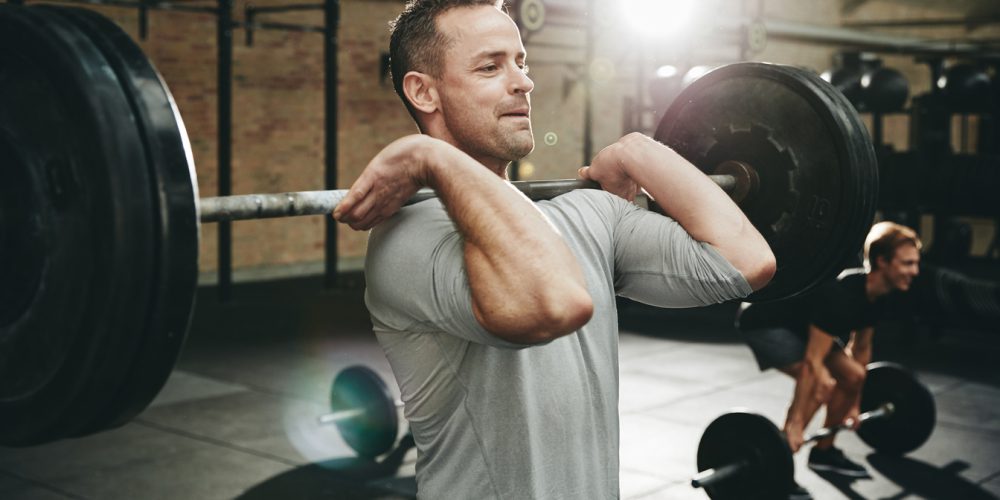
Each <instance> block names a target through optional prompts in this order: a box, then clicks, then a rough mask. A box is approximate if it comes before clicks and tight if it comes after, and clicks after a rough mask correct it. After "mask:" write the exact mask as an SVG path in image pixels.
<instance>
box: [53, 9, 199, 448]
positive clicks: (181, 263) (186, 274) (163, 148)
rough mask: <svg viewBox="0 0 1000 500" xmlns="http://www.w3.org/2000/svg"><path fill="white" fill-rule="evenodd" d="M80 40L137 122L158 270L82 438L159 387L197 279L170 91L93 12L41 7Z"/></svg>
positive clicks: (186, 155) (184, 144)
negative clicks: (124, 372)
mask: <svg viewBox="0 0 1000 500" xmlns="http://www.w3.org/2000/svg"><path fill="white" fill-rule="evenodd" d="M50 9H51V10H53V11H55V12H56V13H57V14H59V15H62V16H64V18H65V19H67V20H69V21H70V22H72V23H73V24H74V25H75V26H76V27H77V28H78V29H79V30H81V31H82V32H84V33H86V34H87V36H88V37H89V38H90V40H91V41H92V42H93V43H94V44H95V46H97V48H98V49H99V50H100V51H101V53H102V54H103V55H104V57H105V58H106V59H107V61H108V64H109V65H110V67H111V69H112V70H113V71H114V73H115V75H116V76H117V78H118V80H119V82H120V83H121V86H122V89H123V91H124V93H125V95H126V97H127V98H128V102H129V104H130V106H131V108H132V113H133V115H134V116H135V118H136V121H137V123H136V124H137V126H138V130H139V133H140V137H141V139H142V143H143V145H144V147H145V154H146V158H147V166H148V169H149V171H148V176H149V179H150V183H149V185H148V186H147V187H146V189H147V191H148V193H149V195H148V196H149V197H150V198H151V199H152V200H153V206H152V208H151V209H150V213H151V214H152V216H153V229H154V231H155V238H156V240H155V255H156V257H157V267H156V268H155V269H153V271H152V272H153V277H152V278H151V280H150V282H151V283H152V284H153V295H152V297H151V299H150V302H149V304H150V308H149V313H148V315H147V317H146V323H145V325H144V326H143V327H142V329H141V330H138V331H136V332H135V335H134V337H135V341H136V343H137V346H136V347H137V349H136V350H135V355H134V356H132V358H131V360H130V361H131V363H132V367H131V369H130V373H129V374H128V376H126V377H122V379H121V380H120V383H119V385H118V389H117V394H116V396H115V397H114V399H113V401H112V403H111V404H109V405H108V406H107V407H106V408H105V410H104V411H103V412H102V414H101V415H100V416H98V418H97V419H96V420H95V421H93V422H91V423H90V424H89V425H87V426H86V427H85V428H83V429H81V430H80V434H89V433H92V432H96V431H99V430H102V429H106V428H110V427H116V426H118V425H121V424H124V423H125V422H127V421H128V420H130V419H131V418H132V417H134V416H135V415H137V414H138V413H139V412H141V411H142V410H143V409H144V408H145V407H146V406H147V405H148V404H149V403H150V402H151V401H152V400H153V398H154V397H155V396H156V394H157V393H158V392H159V391H160V389H161V388H162V387H163V385H164V383H165V382H166V380H167V378H168V377H169V375H170V372H171V371H172V370H173V367H174V364H175V363H176V361H177V357H178V356H179V354H180V349H181V346H182V345H183V343H184V338H185V336H186V333H187V330H188V325H189V322H190V318H191V312H192V306H193V302H194V295H195V287H196V285H197V273H198V238H199V228H198V216H197V205H196V204H197V199H198V197H197V183H196V181H195V173H194V162H193V160H192V156H191V148H190V145H189V143H188V138H187V133H186V131H185V129H184V123H183V121H182V120H181V116H180V113H179V112H178V110H177V107H176V105H175V103H174V100H173V97H172V95H171V94H170V90H169V89H168V88H167V85H166V83H164V82H163V79H162V78H161V76H160V74H159V73H158V72H157V71H156V69H155V68H154V67H153V65H152V63H151V62H150V61H149V59H147V58H146V56H145V55H144V54H143V53H142V50H141V49H140V48H139V47H138V46H137V45H136V44H135V42H133V41H132V39H131V38H130V37H129V36H128V34H127V33H125V32H124V31H123V30H122V29H121V28H119V27H118V25H116V24H115V23H113V22H112V21H110V20H108V19H107V18H105V17H103V16H101V15H100V14H97V13H96V12H93V11H89V10H84V9H77V8H66V7H58V8H52V7H48V8H46V10H50Z"/></svg>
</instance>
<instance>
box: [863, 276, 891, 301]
mask: <svg viewBox="0 0 1000 500" xmlns="http://www.w3.org/2000/svg"><path fill="white" fill-rule="evenodd" d="M891 291H892V287H891V286H890V285H889V283H887V282H886V280H885V276H883V275H882V273H881V272H880V271H878V270H873V271H871V272H869V273H868V275H867V276H866V277H865V295H867V296H868V302H875V300H876V299H878V298H879V297H881V296H883V295H887V294H888V293H889V292H891Z"/></svg>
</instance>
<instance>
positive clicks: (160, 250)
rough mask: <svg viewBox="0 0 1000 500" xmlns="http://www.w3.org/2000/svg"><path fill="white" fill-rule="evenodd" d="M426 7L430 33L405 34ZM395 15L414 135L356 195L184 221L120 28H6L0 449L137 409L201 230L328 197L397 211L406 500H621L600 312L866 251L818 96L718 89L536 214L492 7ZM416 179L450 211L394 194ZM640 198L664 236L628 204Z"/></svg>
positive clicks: (691, 98)
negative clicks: (512, 170) (413, 472)
mask: <svg viewBox="0 0 1000 500" xmlns="http://www.w3.org/2000/svg"><path fill="white" fill-rule="evenodd" d="M429 6H430V7H433V8H432V10H433V9H439V13H440V16H437V17H436V19H437V22H435V16H434V15H431V14H430V13H425V14H426V15H423V16H420V15H416V14H414V13H413V12H415V11H414V10H413V9H417V10H420V9H426V8H429ZM408 12H409V14H407V15H405V16H403V19H401V21H400V23H399V26H397V28H396V35H395V36H394V40H395V41H394V43H393V48H392V49H391V52H392V61H393V65H394V67H393V70H394V76H396V77H397V79H396V80H395V82H396V83H397V84H398V89H397V90H399V93H400V95H401V96H402V97H404V103H406V104H407V106H411V107H412V110H413V114H414V117H415V118H416V119H417V122H418V124H419V125H420V126H421V128H422V129H423V131H424V132H425V133H426V135H422V136H411V137H407V138H404V139H401V140H400V141H397V142H396V143H394V144H392V145H390V146H389V147H388V148H386V149H385V150H384V151H383V152H382V153H381V154H380V155H379V156H378V157H377V158H376V159H375V160H374V161H373V162H372V165H371V166H370V167H369V168H368V169H366V171H365V172H364V174H363V175H362V176H361V178H360V179H359V180H358V182H357V183H356V185H355V186H354V188H353V190H352V191H350V192H346V191H323V192H302V193H281V194H254V195H243V196H223V197H216V198H204V199H198V198H197V189H196V185H195V184H194V179H195V172H194V165H193V162H192V160H191V155H190V147H189V144H190V140H189V138H188V137H187V135H186V132H185V129H184V127H183V124H182V121H181V117H180V114H179V112H178V111H177V109H176V107H175V105H174V101H173V99H172V96H171V94H170V91H169V89H168V88H167V87H166V85H165V84H164V83H163V80H162V78H160V77H159V74H158V73H157V72H156V70H155V68H154V67H153V66H152V64H151V63H150V62H149V61H148V59H146V58H145V56H144V55H143V54H142V52H141V50H140V48H139V47H138V46H137V45H136V44H135V42H134V41H132V40H131V39H130V38H129V37H128V35H127V34H126V33H125V32H123V31H122V30H121V29H120V28H119V27H117V26H116V25H115V24H114V23H113V22H111V21H110V20H108V19H106V18H104V17H103V16H101V15H99V14H96V13H94V12H92V11H87V10H83V9H73V8H66V7H54V6H32V7H26V6H20V5H12V4H2V5H0V28H2V29H0V45H3V44H13V45H16V46H19V47H24V49H25V50H24V51H15V52H9V53H3V54H0V61H2V62H3V64H0V66H3V67H4V68H13V69H12V70H11V71H8V72H5V73H4V76H5V78H2V79H0V88H2V90H3V92H0V110H2V112H0V132H2V133H0V150H3V156H4V157H5V158H7V159H8V160H9V162H8V164H7V165H6V168H5V170H4V172H5V176H6V177H5V178H6V179H9V180H10V181H11V182H7V183H0V191H3V193H4V194H5V195H6V194H9V195H10V196H6V197H4V196H0V199H2V200H9V202H8V203H5V204H4V206H5V207H6V209H7V212H9V215H10V216H9V217H5V218H4V221H2V222H3V223H2V224H0V225H2V226H3V228H2V232H4V233H5V234H16V235H19V236H21V237H23V238H20V239H15V240H14V242H15V246H14V247H13V249H12V250H11V251H10V252H8V256H9V257H11V258H8V259H7V260H6V262H7V263H8V265H7V271H15V270H16V274H15V276H19V277H20V278H19V279H15V280H8V281H9V282H10V284H8V283H6V282H5V285H6V286H5V287H4V289H3V290H2V291H0V293H2V294H4V295H5V296H6V297H8V298H11V299H13V302H10V301H8V302H10V304H8V305H9V307H7V308H5V310H4V311H3V314H2V315H3V317H4V319H3V321H0V336H2V337H4V339H5V342H4V344H3V346H2V349H0V359H2V362H0V374H4V376H3V377H0V394H2V395H3V397H2V398H0V424H2V425H0V444H4V445H9V446H27V445H35V444H41V443H45V442H51V441H54V440H58V439H64V438H68V437H75V436H83V435H88V434H92V433H95V432H99V431H101V430H105V429H110V428H114V427H117V426H120V425H122V424H123V423H125V422H127V421H128V420H129V419H131V418H132V417H134V416H135V415H136V414H138V413H139V412H140V411H142V409H143V408H145V406H146V405H148V404H149V402H150V401H151V400H152V399H153V397H154V396H155V394H156V392H157V391H158V390H159V389H160V388H161V387H162V386H163V383H164V382H165V381H166V377H167V376H168V374H169V373H170V370H171V368H172V367H173V364H174V362H175V360H176V358H177V354H178V352H179V350H180V346H181V345H182V344H183V340H184V336H185V333H186V330H187V325H188V320H189V318H190V314H191V307H192V304H193V302H194V289H195V282H196V277H197V257H198V228H199V221H200V222H217V221H225V220H242V219H255V218H265V217H286V216H297V215H310V214H320V213H324V214H325V213H329V212H330V211H333V210H334V208H335V207H337V206H338V204H339V203H340V202H341V200H345V201H344V205H343V206H341V207H339V209H338V210H336V216H337V217H338V218H339V219H341V220H345V221H348V222H350V223H351V224H352V225H354V226H355V227H359V228H364V227H370V226H373V225H375V224H377V223H379V222H380V221H382V220H383V219H386V218H387V217H389V216H390V215H391V214H392V213H393V212H395V211H396V209H398V207H399V205H400V203H402V201H401V200H406V202H407V203H416V205H415V206H413V207H412V208H409V209H404V210H402V211H401V212H400V213H399V214H398V215H397V216H395V217H394V218H392V219H389V220H385V222H384V223H383V224H380V225H379V227H377V228H376V229H375V231H374V233H373V236H372V238H371V245H370V248H369V253H368V263H367V273H368V274H367V279H368V283H369V289H368V291H367V293H368V304H369V306H370V307H371V308H372V312H373V320H374V322H375V325H376V329H377V330H378V335H379V339H380V341H381V342H382V343H383V345H384V347H385V350H386V352H387V353H389V358H390V362H391V363H392V365H393V368H394V371H395V375H396V377H397V380H398V381H399V382H400V384H399V385H400V386H401V389H402V396H403V399H404V401H405V403H406V410H405V411H406V416H407V417H408V419H409V420H410V421H411V428H412V429H413V430H414V439H415V441H416V442H417V444H418V446H420V453H419V457H420V458H419V459H418V477H419V480H420V481H421V487H422V491H424V493H423V494H425V495H428V494H429V495H431V496H435V494H436V493H439V492H442V491H458V492H460V493H461V494H462V495H465V496H474V495H475V494H476V493H477V492H485V493H484V495H483V496H489V492H490V491H500V492H501V493H508V492H510V493H511V495H515V496H543V495H544V494H545V493H548V492H558V493H552V494H553V495H565V496H576V497H580V496H587V497H591V496H594V495H595V493H594V492H595V491H596V492H598V494H601V493H602V492H607V496H614V495H615V494H617V464H618V456H617V446H618V445H617V443H618V432H617V427H618V417H617V407H616V406H617V397H618V396H617V395H618V392H617V391H618V387H617V376H618V371H617V340H616V338H615V336H614V332H615V331H616V326H617V325H616V321H615V320H616V311H615V309H614V307H615V305H614V300H613V296H614V295H615V294H620V295H623V296H628V297H633V298H637V299H640V300H644V301H647V302H652V303H654V304H660V305H672V306H689V305H697V304H705V303H712V302H718V301H722V300H727V299H729V298H732V297H737V296H745V295H747V294H748V293H750V292H751V290H754V289H756V291H754V292H753V293H752V294H750V297H748V300H773V299H777V298H782V297H789V296H793V295H796V294H799V293H802V292H804V291H806V290H808V289H811V288H812V287H814V286H815V285H816V284H817V283H819V282H820V281H821V280H823V279H825V278H829V277H830V276H832V275H833V274H834V273H836V272H837V271H839V269H838V268H837V266H838V265H839V264H840V263H841V262H843V260H844V258H845V257H846V256H847V255H850V254H851V253H853V249H854V248H858V247H860V245H861V242H862V240H863V236H864V232H865V230H866V229H867V227H868V225H869V224H870V221H871V218H872V215H873V213H874V206H875V193H876V187H877V170H876V165H875V155H874V151H873V148H872V145H871V141H870V140H869V139H868V136H867V134H866V132H865V130H864V125H863V123H862V122H861V120H860V118H859V117H858V116H857V113H855V112H854V111H853V110H852V108H851V106H850V103H849V102H847V100H846V99H845V98H844V97H843V95H841V94H839V93H838V92H837V91H836V90H835V89H833V88H832V87H831V86H830V85H829V84H828V83H827V82H824V81H822V80H821V79H820V78H819V77H818V76H817V75H815V74H813V73H811V72H808V71H805V70H802V69H800V68H794V67H789V66H779V65H771V64H762V63H740V64H733V65H728V66H725V67H721V68H719V69H716V70H714V71H712V72H710V73H709V74H707V75H705V76H704V77H702V78H700V79H699V80H697V81H696V82H694V83H692V84H691V85H689V86H688V87H686V88H685V90H684V91H682V92H681V94H680V95H679V96H678V98H677V99H676V100H675V102H674V103H673V104H672V105H671V106H670V108H669V109H667V110H666V111H665V113H664V118H663V119H662V120H661V122H660V124H659V127H658V129H657V131H656V134H655V139H656V141H653V140H651V139H650V138H648V137H645V136H641V135H638V134H631V135H628V136H626V137H625V138H623V139H622V140H620V141H618V142H617V143H616V144H614V145H612V146H611V147H609V148H606V149H605V150H604V151H602V152H601V153H600V154H599V155H598V156H597V158H594V159H593V161H592V164H591V165H590V167H588V168H584V169H583V170H582V171H581V175H582V177H584V180H582V181H557V182H556V183H555V186H556V187H555V188H554V189H552V186H550V185H547V186H548V187H545V188H541V187H540V186H538V184H541V183H534V182H528V183H525V184H521V185H520V186H517V187H518V188H519V189H523V190H524V191H525V192H526V194H528V197H530V198H531V199H547V198H552V197H556V196H558V197H559V198H558V199H557V200H555V201H552V202H543V203H540V204H539V205H538V206H533V205H531V204H529V203H527V202H526V200H525V199H524V198H523V197H521V196H520V195H519V194H517V193H516V192H514V191H513V190H512V189H510V187H511V186H510V184H509V183H506V182H504V169H505V167H506V164H507V162H508V161H510V160H511V159H514V158H518V157H520V156H522V155H524V154H526V153H527V152H528V151H530V149H531V147H532V145H533V141H532V137H531V126H530V119H529V110H530V108H529V105H528V98H527V96H528V93H529V92H530V90H531V88H532V83H531V81H530V80H529V79H528V78H527V76H526V75H525V70H526V68H525V67H524V53H523V47H522V46H521V43H520V40H519V39H518V37H517V30H516V28H515V27H514V26H513V24H511V22H510V20H509V18H507V17H506V16H505V15H503V14H502V13H501V12H500V11H499V10H498V9H497V6H496V4H495V3H493V2H479V3H476V2H462V1H454V2H448V1H447V0H438V1H437V2H431V1H428V2H427V3H421V4H417V5H414V6H411V9H410V10H408ZM407 18H408V19H409V21H405V19H407ZM406 26H409V28H407V27H406ZM414 48H420V49H422V50H413V49H414ZM484 49H486V50H485V51H484ZM412 56H416V57H415V58H414V57H412ZM96 69H100V71H97V70H96ZM65 116H73V117H74V120H71V121H66V120H65ZM660 143H662V144H660ZM664 145H666V146H664ZM689 162H690V163H689ZM692 165H693V166H696V167H697V168H698V169H701V170H702V172H704V173H705V174H708V175H707V176H706V175H701V173H699V172H698V171H697V170H695V169H694V168H692ZM483 167H486V168H483ZM593 181H597V182H593ZM598 182H599V183H601V184H603V185H604V188H605V189H607V190H608V191H610V193H609V192H602V191H598V190H595V189H594V188H595V187H597V186H598ZM425 184H426V185H428V186H430V187H431V188H434V190H436V191H437V194H439V195H441V198H442V200H440V201H426V200H427V192H424V193H418V196H416V197H414V198H408V196H409V194H411V193H412V192H413V190H414V189H416V187H417V186H419V185H425ZM713 184H717V185H718V187H721V188H722V190H719V189H718V188H717V187H716V186H715V185H713ZM640 186H641V187H642V188H644V189H645V191H647V192H648V193H649V194H651V195H652V196H653V197H655V198H656V200H655V201H656V202H657V203H658V204H659V205H660V206H661V207H662V209H663V210H664V212H665V213H666V214H667V215H668V216H669V217H662V216H660V215H657V214H656V213H653V212H646V211H641V210H639V209H637V208H636V207H634V206H633V205H632V204H630V203H628V202H627V201H626V199H628V200H631V199H632V198H633V196H634V195H635V193H636V191H638V189H639V187H640ZM369 187H370V188H371V189H369ZM536 188H539V189H536ZM581 188H588V189H581ZM425 191H429V192H430V193H431V194H433V190H425ZM723 191H724V192H726V193H728V194H729V195H730V196H731V197H732V198H733V200H734V201H736V202H737V203H738V204H739V208H740V210H736V207H735V206H734V205H733V203H732V201H730V200H728V199H727V198H726V197H725V196H724V195H723ZM560 195H563V196H560ZM616 195H617V196H616ZM345 197H346V198H345ZM374 200H380V201H379V202H378V203H375V202H374ZM419 200H424V202H423V203H420V202H419ZM442 201H443V204H442ZM741 211H742V212H741ZM108 220H115V221H116V223H115V224H107V221H108ZM748 221H749V223H748ZM751 224H752V227H751ZM456 225H457V228H456ZM761 236H763V238H761ZM765 241H766V244H765ZM772 254H773V255H772ZM428 257H429V261H428ZM775 261H776V262H777V270H775V269H774V266H775ZM81 270H82V271H81ZM78 271H79V272H78ZM772 272H774V277H773V279H771V280H770V282H769V283H768V284H767V285H766V286H764V283H766V282H768V278H769V277H770V276H771V273H772ZM95 273H97V274H100V275H102V276H107V277H109V280H94V279H92V276H94V275H96V274H95ZM762 286H763V288H761V287H762ZM67 294H68V295H67ZM67 297H71V298H67ZM53 310H58V311H59V314H52V311H53ZM588 318H589V319H588ZM584 323H586V324H585V325H584ZM581 325H583V326H581ZM404 332H405V333H404ZM444 332H448V333H444ZM449 333H451V334H455V335H449ZM458 335H465V337H460V336H458ZM528 345H530V347H529V346H528ZM501 377H503V379H501ZM354 413H355V412H354V411H353V410H352V411H350V412H348V413H338V420H337V421H338V422H341V423H346V422H347V420H341V419H340V418H341V417H343V418H345V419H347V418H348V417H349V415H352V414H354ZM390 439H391V436H390ZM376 445H378V446H376ZM381 447H382V445H379V444H378V443H375V445H372V446H371V447H369V446H363V447H361V448H362V450H361V451H359V452H360V453H364V454H366V455H369V454H370V455H377V454H378V453H379V449H380V448H381ZM487 460H489V462H487ZM487 463H488V464H489V468H487ZM460 470H461V471H462V472H459V471H460ZM449 480H454V481H453V482H449ZM564 485H568V486H569V488H563V486H564ZM518 493H523V495H518ZM574 493H576V494H574ZM442 496H443V494H442ZM546 496H547V495H546Z"/></svg>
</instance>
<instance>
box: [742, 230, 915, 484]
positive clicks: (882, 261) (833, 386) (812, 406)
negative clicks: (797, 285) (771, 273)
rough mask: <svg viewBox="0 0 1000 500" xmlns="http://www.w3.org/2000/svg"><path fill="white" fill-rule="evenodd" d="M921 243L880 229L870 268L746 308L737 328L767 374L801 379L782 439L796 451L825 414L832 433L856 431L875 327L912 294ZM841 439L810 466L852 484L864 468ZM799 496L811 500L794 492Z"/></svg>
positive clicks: (827, 443)
mask: <svg viewBox="0 0 1000 500" xmlns="http://www.w3.org/2000/svg"><path fill="white" fill-rule="evenodd" d="M920 246H921V243H920V239H919V237H918V236H917V234H916V233H915V232H914V231H913V230H912V229H910V228H907V227H905V226H901V225H899V224H895V223H892V222H880V223H878V224H875V225H874V226H873V227H872V229H871V231H870V232H869V233H868V237H867V238H866V240H865V247H864V255H865V263H866V267H865V269H849V270H846V271H844V272H843V273H842V274H841V275H840V277H839V278H838V279H837V280H836V281H835V282H832V283H830V284H829V285H827V286H824V287H822V288H820V289H818V290H816V291H815V292H814V293H811V294H807V295H805V296H802V297H796V298H792V299H790V300H787V301H778V302H770V303H763V304H752V305H749V304H748V305H746V306H745V307H743V308H741V313H740V315H739V317H738V319H737V324H738V326H739V328H740V329H741V330H743V331H744V332H745V339H746V341H747V344H748V345H749V346H750V348H751V350H752V351H753V354H754V357H755V358H756V359H757V363H758V365H759V366H760V368H761V370H766V369H768V368H772V367H774V368H777V369H778V370H780V371H782V372H784V373H786V374H788V375H789V376H791V377H792V378H794V379H795V391H794V394H793V396H792V402H791V404H790V405H789V408H788V415H787V417H786V420H785V425H784V432H785V434H786V436H787V438H788V445H789V447H791V449H792V451H793V452H794V451H798V449H799V448H800V447H801V446H802V444H803V432H804V429H805V427H806V426H807V425H808V423H809V421H810V420H812V417H813V416H814V415H815V414H816V412H817V411H818V410H819V408H820V407H822V406H824V405H825V406H826V422H825V426H826V427H834V426H837V425H840V424H842V423H849V424H851V425H856V422H857V417H858V414H859V401H860V395H861V389H862V387H863V385H864V381H865V366H866V365H867V364H868V362H869V361H871V345H872V335H873V333H874V326H875V324H876V323H877V322H878V320H879V319H880V318H881V317H882V316H883V315H884V314H885V312H886V308H887V299H888V297H889V296H890V295H891V294H892V293H894V292H897V291H906V290H908V289H909V288H910V284H911V283H912V281H913V279H914V278H915V277H916V276H917V274H918V273H919V263H920ZM834 437H835V434H831V435H829V436H828V437H825V438H823V439H820V440H818V441H817V443H816V445H815V446H814V447H813V449H812V450H811V451H810V453H809V462H808V463H809V467H810V468H812V469H813V470H817V471H829V472H834V473H838V474H843V475H846V476H852V477H866V476H867V475H868V472H867V471H866V470H865V468H864V467H863V466H861V465H859V464H857V463H855V462H853V461H851V460H849V459H848V458H846V457H845V456H844V454H843V453H842V452H841V451H840V450H839V449H837V448H836V447H834V445H833V441H834ZM796 490H797V493H796V495H800V496H805V495H806V494H805V493H804V492H803V490H802V488H801V487H798V486H796Z"/></svg>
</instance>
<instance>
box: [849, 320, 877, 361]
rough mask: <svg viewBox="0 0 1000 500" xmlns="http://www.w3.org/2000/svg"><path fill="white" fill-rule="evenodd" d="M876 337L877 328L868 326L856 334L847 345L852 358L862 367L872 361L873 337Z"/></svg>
mask: <svg viewBox="0 0 1000 500" xmlns="http://www.w3.org/2000/svg"><path fill="white" fill-rule="evenodd" d="M874 335H875V328H874V327H871V326H868V327H865V328H862V329H861V330H859V331H857V332H855V334H854V335H853V337H852V338H851V342H850V343H848V344H847V347H848V348H849V349H850V351H851V354H852V356H853V357H854V359H855V360H857V362H858V363H861V365H862V366H865V365H867V364H868V363H871V360H872V337H873V336H874Z"/></svg>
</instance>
